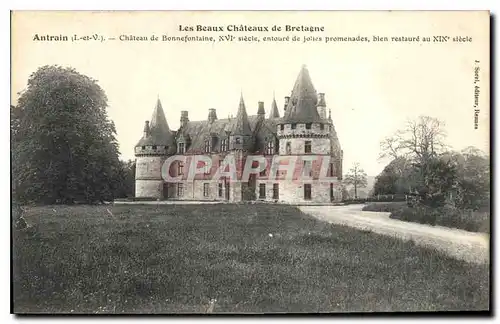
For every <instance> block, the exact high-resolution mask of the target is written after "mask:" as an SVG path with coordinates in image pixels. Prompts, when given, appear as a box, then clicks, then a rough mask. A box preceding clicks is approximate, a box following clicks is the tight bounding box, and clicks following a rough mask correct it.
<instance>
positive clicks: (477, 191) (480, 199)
mask: <svg viewBox="0 0 500 324" xmlns="http://www.w3.org/2000/svg"><path fill="white" fill-rule="evenodd" d="M443 159H445V160H447V161H450V163H453V164H454V165H455V168H456V173H457V175H456V183H455V186H454V189H455V190H454V195H453V202H454V204H455V206H456V207H458V208H461V209H473V210H477V209H480V208H483V207H487V208H489V204H490V194H491V193H490V160H489V157H488V156H487V155H486V154H485V153H483V152H481V151H480V150H478V149H477V148H475V147H467V148H465V149H464V150H462V151H461V152H446V153H445V154H443Z"/></svg>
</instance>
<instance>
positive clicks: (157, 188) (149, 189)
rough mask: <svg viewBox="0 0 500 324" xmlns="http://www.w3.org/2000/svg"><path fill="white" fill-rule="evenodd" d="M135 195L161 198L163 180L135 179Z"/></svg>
mask: <svg viewBox="0 0 500 324" xmlns="http://www.w3.org/2000/svg"><path fill="white" fill-rule="evenodd" d="M135 196H136V197H138V198H140V197H148V198H156V199H162V198H163V180H135Z"/></svg>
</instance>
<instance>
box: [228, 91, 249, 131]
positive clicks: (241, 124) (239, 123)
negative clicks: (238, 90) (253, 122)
mask: <svg viewBox="0 0 500 324" xmlns="http://www.w3.org/2000/svg"><path fill="white" fill-rule="evenodd" d="M231 133H232V134H233V135H252V129H251V128H250V122H249V121H248V115H247V110H246V108H245V102H244V101H243V94H241V97H240V105H239V107H238V113H237V114H236V118H235V119H234V121H233V124H232V127H231Z"/></svg>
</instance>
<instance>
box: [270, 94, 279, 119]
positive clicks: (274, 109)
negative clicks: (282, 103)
mask: <svg viewBox="0 0 500 324" xmlns="http://www.w3.org/2000/svg"><path fill="white" fill-rule="evenodd" d="M275 118H280V112H279V110H278V105H277V104H276V98H273V103H272V104H271V113H269V119H275Z"/></svg>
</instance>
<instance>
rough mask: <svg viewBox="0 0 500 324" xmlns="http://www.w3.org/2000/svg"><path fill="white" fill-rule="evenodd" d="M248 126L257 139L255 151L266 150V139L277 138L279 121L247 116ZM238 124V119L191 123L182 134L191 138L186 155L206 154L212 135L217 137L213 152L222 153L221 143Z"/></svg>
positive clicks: (183, 129)
mask: <svg viewBox="0 0 500 324" xmlns="http://www.w3.org/2000/svg"><path fill="white" fill-rule="evenodd" d="M246 119H247V126H248V130H247V131H249V132H250V133H249V135H252V136H253V137H254V138H255V149H256V150H258V149H265V147H266V142H267V141H266V138H270V137H271V136H276V125H277V121H278V120H269V119H264V120H262V119H260V118H259V116H258V115H253V116H247V117H246ZM235 124H237V118H231V119H229V118H224V119H217V120H215V121H214V122H213V123H210V122H209V121H208V120H200V121H189V122H188V123H187V124H186V126H185V127H183V128H182V129H181V130H180V132H182V134H183V135H184V136H189V137H190V139H191V144H190V145H189V147H188V148H187V150H186V153H191V154H197V153H204V150H205V141H206V140H207V139H209V138H210V136H211V135H214V136H216V137H217V141H216V142H215V143H213V145H212V150H213V151H214V152H220V148H221V141H222V140H223V139H225V138H227V137H228V132H229V130H230V129H232V128H234V125H235Z"/></svg>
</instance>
